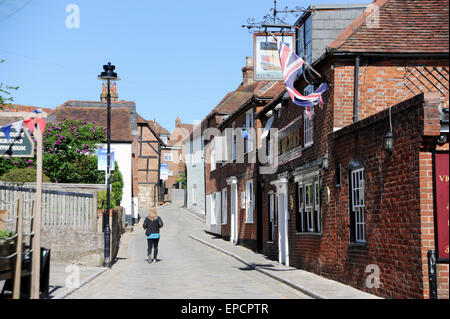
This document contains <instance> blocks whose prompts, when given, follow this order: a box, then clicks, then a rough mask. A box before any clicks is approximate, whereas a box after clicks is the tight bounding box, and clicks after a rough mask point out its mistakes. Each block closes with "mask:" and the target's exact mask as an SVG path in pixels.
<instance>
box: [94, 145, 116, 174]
mask: <svg viewBox="0 0 450 319" xmlns="http://www.w3.org/2000/svg"><path fill="white" fill-rule="evenodd" d="M110 153H111V165H110V168H109V169H110V170H111V171H113V170H114V165H115V164H114V150H113V149H110ZM97 156H98V160H97V166H98V170H99V171H106V170H107V162H108V150H107V149H102V148H99V149H98V150H97Z"/></svg>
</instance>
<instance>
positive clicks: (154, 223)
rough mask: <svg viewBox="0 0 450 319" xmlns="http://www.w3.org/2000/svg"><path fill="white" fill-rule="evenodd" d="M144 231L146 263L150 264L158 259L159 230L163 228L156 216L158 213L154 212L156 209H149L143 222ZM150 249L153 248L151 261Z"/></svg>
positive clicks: (160, 220)
mask: <svg viewBox="0 0 450 319" xmlns="http://www.w3.org/2000/svg"><path fill="white" fill-rule="evenodd" d="M143 227H144V229H145V230H146V231H145V235H146V236H147V244H148V249H147V256H148V257H147V258H148V259H147V261H148V262H149V263H150V262H154V263H155V262H156V261H157V259H156V258H157V257H158V243H159V238H160V234H159V229H160V228H161V227H163V222H162V219H161V217H159V216H158V213H157V212H156V208H150V211H149V213H148V216H147V217H146V218H145V220H144V224H143ZM152 247H153V259H152V260H151V254H152Z"/></svg>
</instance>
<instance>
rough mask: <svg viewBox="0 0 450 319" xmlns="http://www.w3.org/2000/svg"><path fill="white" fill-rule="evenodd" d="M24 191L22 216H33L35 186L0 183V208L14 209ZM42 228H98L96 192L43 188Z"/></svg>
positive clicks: (88, 229) (82, 229)
mask: <svg viewBox="0 0 450 319" xmlns="http://www.w3.org/2000/svg"><path fill="white" fill-rule="evenodd" d="M19 193H21V194H23V198H24V207H23V212H24V214H23V215H24V217H29V216H32V215H33V214H32V209H33V200H34V199H35V195H36V194H35V193H36V189H35V188H30V187H19V186H13V185H8V184H0V210H8V211H9V214H13V212H15V211H16V207H15V205H17V201H16V199H17V198H18V194H19ZM41 226H42V229H43V230H46V229H55V228H58V229H68V230H69V229H72V230H76V231H91V232H96V231H97V196H95V195H94V194H85V193H75V192H62V191H57V190H45V189H44V190H42V221H41Z"/></svg>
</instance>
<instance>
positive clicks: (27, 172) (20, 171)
mask: <svg viewBox="0 0 450 319" xmlns="http://www.w3.org/2000/svg"><path fill="white" fill-rule="evenodd" d="M0 180H2V181H5V182H14V183H26V182H36V169H34V168H28V167H26V168H13V169H11V170H10V171H9V172H6V173H5V174H3V175H2V177H0ZM42 181H43V182H50V178H49V177H48V176H46V175H45V174H42Z"/></svg>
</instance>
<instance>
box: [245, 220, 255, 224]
mask: <svg viewBox="0 0 450 319" xmlns="http://www.w3.org/2000/svg"><path fill="white" fill-rule="evenodd" d="M244 224H254V222H253V221H245V222H244Z"/></svg>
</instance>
